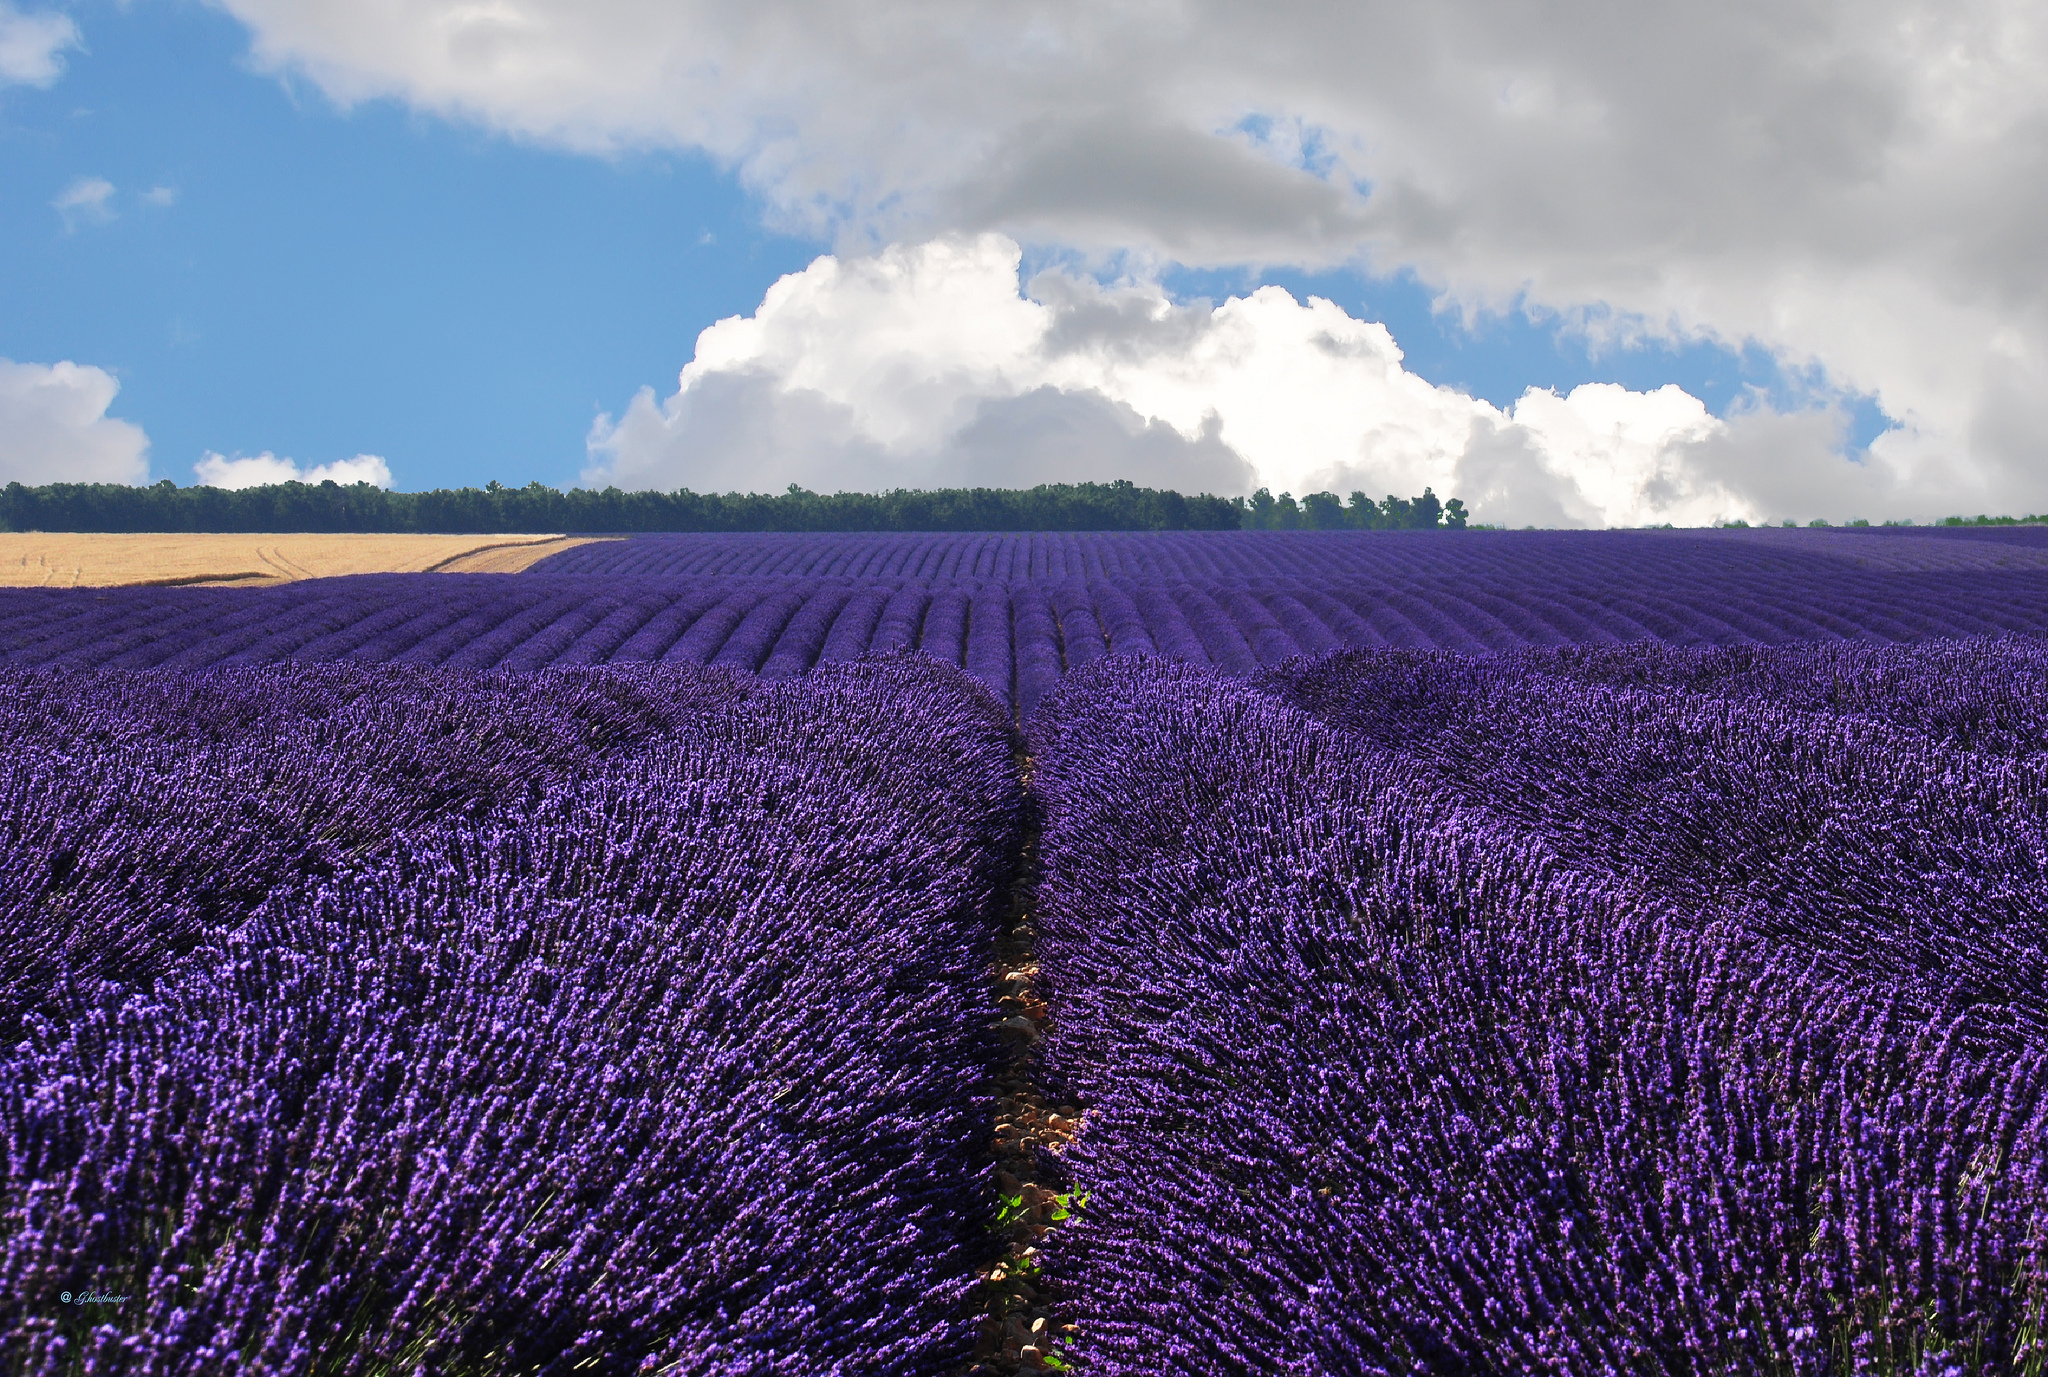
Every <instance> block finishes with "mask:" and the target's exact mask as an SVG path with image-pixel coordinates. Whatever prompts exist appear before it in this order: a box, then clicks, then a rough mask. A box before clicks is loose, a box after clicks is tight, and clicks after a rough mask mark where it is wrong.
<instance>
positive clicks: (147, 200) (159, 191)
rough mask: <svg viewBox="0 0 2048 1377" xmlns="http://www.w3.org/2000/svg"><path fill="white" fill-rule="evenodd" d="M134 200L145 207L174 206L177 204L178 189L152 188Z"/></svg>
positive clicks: (171, 187)
mask: <svg viewBox="0 0 2048 1377" xmlns="http://www.w3.org/2000/svg"><path fill="white" fill-rule="evenodd" d="M136 199H137V200H139V201H141V202H142V204H144V205H146V206H158V207H163V206H174V205H176V204H178V189H177V188H176V187H174V186H153V187H151V188H150V189H149V190H147V191H145V192H143V193H142V195H141V196H139V197H137V198H136Z"/></svg>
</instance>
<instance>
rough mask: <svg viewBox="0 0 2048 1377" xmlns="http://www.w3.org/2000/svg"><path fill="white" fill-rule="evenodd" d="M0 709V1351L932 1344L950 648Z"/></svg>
mask: <svg viewBox="0 0 2048 1377" xmlns="http://www.w3.org/2000/svg"><path fill="white" fill-rule="evenodd" d="M906 722H907V723H909V724H910V726H911V728H912V729H911V730H908V731H906V730H904V727H905V725H906ZM0 743H4V745H0V852H4V855H0V877H4V878H0V972H5V975H6V984H5V987H4V990H0V1001H4V1002H0V1021H4V1023H5V1028H4V1030H0V1032H4V1040H0V1046H4V1047H5V1048H6V1051H5V1052H4V1053H0V1154H4V1163H0V1166H4V1170H0V1354H4V1358H0V1368H4V1370H6V1371H8V1372H13V1373H52V1374H54V1373H113V1372H145V1371H146V1372H153V1373H192V1374H217V1373H224V1372H263V1373H309V1372H315V1371H317V1372H321V1373H366V1374H367V1373H382V1372H398V1371H406V1372H412V1371H441V1372H447V1371H465V1372H514V1371H516V1372H537V1373H538V1372H546V1373H557V1372H570V1371H574V1372H579V1373H582V1372H595V1373H627V1372H638V1371H651V1370H655V1369H657V1368H659V1369H660V1370H662V1371H667V1372H674V1373H704V1372H720V1373H765V1372H787V1371H799V1370H800V1371H805V1372H835V1371H852V1370H858V1371H862V1372H870V1371H872V1372H931V1371H938V1370H946V1369H948V1368H950V1367H955V1366H957V1365H958V1364H959V1363H961V1362H963V1361H964V1359H965V1357H966V1355H967V1353H968V1351H969V1346H970V1343H971V1338H970V1335H969V1333H968V1326H967V1323H966V1319H965V1312H966V1298H967V1295H968V1292H969V1291H970V1289H971V1287H972V1286H973V1284H974V1268H975V1267H976V1265H977V1264H978V1263H980V1262H981V1261H982V1260H983V1259H984V1257H985V1256H986V1255H988V1254H989V1252H990V1248H989V1245H988V1242H987V1239H988V1235H987V1233H986V1231H985V1230H984V1229H983V1228H982V1227H981V1226H980V1223H979V1221H980V1220H981V1219H982V1217H983V1216H984V1215H985V1209H984V1200H983V1195H984V1191H983V1189H981V1188H980V1187H979V1186H978V1184H977V1180H976V1176H975V1173H976V1171H977V1170H978V1167H977V1163H976V1160H975V1157H974V1154H975V1153H976V1151H977V1149H979V1148H980V1146H981V1140H982V1138H983V1137H984V1132H985V1125H986V1121H987V1119H988V1113H989V1109H988V1103H987V1101H986V1099H985V1098H977V1093H976V1090H975V1087H976V1085H977V1083H978V1082H979V1081H980V1080H981V1078H983V1077H985V1076H986V1075H987V1074H988V1072H989V1070H990V1068H991V1067H992V1066H993V1065H994V1063H995V1061H996V1057H997V1053H996V1049H995V1048H994V1046H993V1045H992V1044H993V1041H994V1038H993V1034H991V1033H989V1032H987V1031H986V1028H985V1025H986V1023H987V1021H988V1020H986V1019H985V1018H981V1017H977V1016H976V1010H977V1008H978V1006H979V1004H980V999H979V998H978V987H979V985H980V983H981V980H982V978H983V971H982V965H983V962H984V961H985V959H986V948H987V945H988V942H989V941H990V940H991V937H992V932H993V921H994V919H993V913H994V910H995V908H996V906H997V900H998V897H999V894H1000V892H1001V890H1002V888H1003V886H1004V885H1005V884H1006V883H1007V881H1008V876H1009V871H1010V867H1011V865H1012V864H1013V859H1014V846H1015V838H1016V835H1017V831H1018V813H1019V809H1020V807H1021V802H1022V800H1021V794H1020V791H1019V789H1018V786H1017V784H1016V782H1015V778H1014V774H1013V772H1012V769H1011V762H1010V738H1009V735H1008V729H1007V726H1006V724H1004V722H1003V721H1002V719H1001V716H1000V714H999V713H998V712H997V710H996V708H995V705H994V704H993V703H991V702H989V701H988V699H987V698H986V696H985V695H982V694H980V692H979V691H978V690H974V689H972V688H971V686H970V685H968V684H967V683H966V682H965V681H964V680H962V679H961V678H960V676H959V675H958V674H957V672H955V671H951V670H945V669H943V668H941V667H939V666H936V665H933V664H930V663H928V662H922V661H916V660H902V661H894V662H888V661H875V662H870V663H868V664H865V665H860V666H850V667H846V668H842V669H839V670H836V671H832V672H828V673H823V674H819V675H814V676H812V677H811V678H809V679H808V680H806V681H803V682H802V683H798V684H787V685H767V684H761V683H758V682H756V681H752V680H747V679H744V678H736V677H735V676H732V675H729V674H725V673H720V672H708V671H703V670H693V669H687V668H682V669H678V668H666V669H651V668H640V669H632V670H597V671H585V672H579V673H565V674H545V675H532V676H472V675H454V674H448V673H443V672H439V671H426V670H417V669H398V668H383V669H368V668H360V667H342V666H327V667H302V668H299V669H296V670H244V671H237V672H232V673H226V674H219V675H205V676H189V677H188V676H161V675H129V674H122V673H118V672H115V673H101V674H94V675H67V674H20V673H14V674H9V675H6V676H4V677H0Z"/></svg>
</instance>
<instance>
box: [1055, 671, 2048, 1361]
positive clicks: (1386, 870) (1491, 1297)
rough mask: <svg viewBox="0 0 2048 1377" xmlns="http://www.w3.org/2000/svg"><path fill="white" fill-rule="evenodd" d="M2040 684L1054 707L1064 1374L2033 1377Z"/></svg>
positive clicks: (1107, 682) (1779, 678)
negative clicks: (1079, 1105)
mask: <svg viewBox="0 0 2048 1377" xmlns="http://www.w3.org/2000/svg"><path fill="white" fill-rule="evenodd" d="M1788 686H1790V687H1792V688H1793V689H1794V690H1795V691H1794V692H1793V694H1792V695H1791V701H1789V702H1784V701H1780V695H1781V692H1782V690H1784V689H1785V688H1786V687H1788ZM2044 686H2048V645H2044V644H2043V643H2041V642H2039V641H2026V640H2013V641H2007V642H2000V643H1988V642H1987V643H1976V644H1972V645H1963V646H1946V647H1940V648H1936V649H1933V650H1927V651H1922V650H1917V649H1904V648H1885V649H1876V648H1863V649H1852V648H1842V647H1816V648H1800V649H1793V650H1785V649H1771V650H1735V651H1717V652H1705V653H1702V652H1673V651H1666V650H1656V649H1642V650H1607V651H1592V652H1584V651H1573V652H1566V653H1557V654H1542V655H1528V656H1521V657H1514V658H1512V659H1508V658H1503V659H1502V660H1499V661H1495V662H1492V663H1487V664H1475V663H1473V662H1471V661H1469V660H1463V659H1460V658H1459V657H1454V656H1434V655H1412V654H1400V653H1381V654H1365V655H1353V656H1339V657H1335V658H1334V659H1332V660H1330V661H1326V662H1323V663H1321V664H1316V665H1296V666H1290V667H1289V668H1288V669H1287V670H1286V671H1285V672H1283V673H1281V674H1279V675H1275V676H1271V677H1269V678H1267V679H1266V680H1265V681H1264V682H1248V681H1245V680H1242V679H1238V680H1233V679H1228V678H1223V677H1220V676H1216V675H1214V674H1212V673H1209V672H1204V671H1201V670H1198V669H1194V668H1190V667H1186V666H1175V665H1171V664H1166V663H1162V662H1159V661H1149V662H1147V661H1118V662H1112V663H1109V664H1105V665H1102V666H1099V667H1097V668H1096V669H1094V670H1092V671H1089V672H1088V673H1086V674H1083V675H1080V676H1077V677H1076V678H1075V679H1073V680H1071V681H1069V682H1068V683H1067V684H1065V685H1063V686H1062V687H1061V689H1060V690H1059V692H1058V693H1056V694H1055V695H1054V696H1053V697H1052V698H1051V699H1050V700H1049V701H1048V703H1047V705H1046V707H1045V708H1044V709H1043V710H1042V711H1041V713H1040V715H1039V717H1038V718H1037V719H1036V722H1035V724H1034V726H1033V731H1034V735H1035V737H1036V742H1037V746H1036V748H1037V752H1038V767H1037V774H1036V780H1037V784H1038V787H1040V788H1042V790H1043V794H1044V807H1045V834H1044V839H1043V856H1044V866H1045V880H1044V889H1043V892H1042V894H1041V896H1040V925H1041V955H1042V958H1043V961H1044V969H1045V980H1046V982H1047V983H1048V984H1050V986H1051V987H1052V989H1053V991H1054V997H1055V1008H1056V1020H1055V1024H1054V1028H1055V1031H1054V1034H1053V1036H1052V1038H1051V1040H1050V1041H1049V1044H1048V1046H1047V1049H1046V1053H1045V1056H1046V1065H1047V1071H1048V1074H1050V1075H1052V1076H1054V1077H1057V1078H1059V1079H1060V1080H1061V1081H1062V1082H1063V1084H1064V1086H1065V1087H1066V1088H1067V1090H1068V1092H1069V1093H1071V1094H1072V1095H1073V1096H1076V1097H1079V1098H1080V1099H1081V1100H1082V1102H1084V1103H1089V1104H1091V1105H1092V1106H1093V1109H1092V1111H1091V1117H1090V1126H1089V1128H1088V1131H1087V1132H1086V1133H1085V1134H1084V1135H1083V1136H1082V1138H1081V1139H1080V1141H1079V1142H1078V1143H1077V1145H1076V1146H1075V1147H1074V1149H1072V1151H1071V1152H1070V1153H1069V1155H1068V1158H1067V1163H1066V1165H1067V1168H1068V1170H1070V1171H1071V1173H1072V1175H1073V1177H1074V1179H1075V1184H1076V1186H1077V1188H1079V1189H1081V1190H1084V1191H1086V1192H1088V1193H1089V1196H1090V1201H1091V1203H1090V1207H1089V1210H1088V1212H1087V1213H1086V1214H1085V1215H1084V1216H1083V1219H1082V1222H1080V1223H1079V1224H1077V1225H1073V1226H1069V1227H1068V1228H1066V1229H1065V1230H1063V1231H1062V1233H1061V1234H1060V1235H1059V1236H1058V1237H1057V1240H1056V1243H1055V1245H1054V1247H1053V1248H1052V1249H1051V1251H1050V1253H1049V1256H1048V1262H1047V1272H1048V1275H1049V1276H1051V1277H1052V1278H1054V1279H1055V1281H1056V1282H1057V1284H1058V1285H1059V1286H1060V1288H1061V1294H1062V1295H1064V1296H1065V1297H1066V1298H1067V1305H1068V1308H1069V1310H1070V1311H1071V1315H1070V1316H1069V1318H1071V1319H1073V1320H1075V1321H1077V1322H1078V1324H1079V1327H1080V1331H1081V1335H1082V1338H1081V1339H1080V1340H1079V1341H1078V1343H1077V1345H1076V1348H1077V1351H1078V1352H1079V1353H1080V1354H1082V1355H1083V1356H1085V1357H1087V1358H1090V1359H1092V1367H1091V1370H1093V1371H1097V1372H1101V1373H1104V1374H1111V1373H1154V1372H1159V1371H1162V1370H1172V1371H1176V1372H1188V1373H1238V1372H1247V1371H1259V1372H1277V1371H1304V1372H1307V1371H1313V1372H1327V1373H1395V1372H1439V1373H1453V1372H1455V1373H1468V1372H1533V1371H1546V1372H1573V1373H1595V1372H1614V1371H1645V1372H1667V1373H1689V1374H1690V1373H1699V1374H1704V1373H1709V1372H1712V1373H1729V1372H1746V1373H1766V1372H1795V1373H1815V1374H1819V1373H1844V1372H1924V1373H1936V1372H1955V1373H1962V1372H1973V1373H1974V1372H1994V1371H1996V1372H2021V1371H2034V1370H2037V1369H2038V1368H2040V1367H2041V1365H2042V1364H2043V1363H2044V1362H2048V1018H2044V1010H2048V1000H2044V998H2043V995H2042V991H2043V990H2044V989H2048V877H2044V875H2043V873H2042V869H2043V866H2044V864H2048V812H2044V800H2048V752H2044V750H2043V748H2042V746H2041V744H2040V743H2041V742H2042V741H2043V740H2044V739H2048V695H2044V694H2043V692H2042V690H2043V688H2044Z"/></svg>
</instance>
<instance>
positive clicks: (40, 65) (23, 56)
mask: <svg viewBox="0 0 2048 1377" xmlns="http://www.w3.org/2000/svg"><path fill="white" fill-rule="evenodd" d="M79 46H81V41H80V39H79V36H78V26H77V25H76V24H74V23H72V22H71V18H70V16H68V15H63V14H58V13H56V12H55V11H54V10H44V11H41V12H39V13H36V14H23V13H22V12H21V11H20V10H18V9H16V8H15V7H14V6H13V5H11V4H9V3H8V2H7V0H0V86H49V85H52V84H53V83H54V82H55V81H56V80H57V78H58V77H60V76H62V75H63V74H64V50H65V49H66V48H76V47H79Z"/></svg>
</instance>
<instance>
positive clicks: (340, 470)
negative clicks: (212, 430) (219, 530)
mask: <svg viewBox="0 0 2048 1377" xmlns="http://www.w3.org/2000/svg"><path fill="white" fill-rule="evenodd" d="M192 471H193V472H194V473H196V474H197V475H198V476H199V481H200V483H202V484H204V485H205V486H206V487H209V488H260V487H263V486H265V485H267V484H271V483H325V482H328V481H330V480H331V481H333V482H336V483H339V484H341V485H342V486H343V487H347V486H348V485H349V484H351V483H368V484H370V485H371V486H372V487H378V488H388V487H390V486H391V466H390V465H389V464H386V463H385V462H384V461H383V460H382V459H380V458H379V457H377V456H376V455H374V454H358V455H357V456H356V457H355V458H353V459H337V460H335V461H334V462H333V463H331V464H320V465H317V466H315V467H313V468H310V469H301V468H300V467H299V466H298V465H297V464H295V463H293V462H292V461H291V460H289V459H280V458H278V457H277V456H276V455H275V454H272V453H271V452H270V451H269V450H265V451H263V453H261V454H258V455H254V456H252V457H250V458H247V459H241V458H236V459H229V458H227V457H226V456H225V455H220V454H215V453H214V452H213V451H211V450H208V451H207V453H206V456H205V457H204V458H202V459H201V460H200V461H199V462H198V463H196V464H194V465H193V466H192Z"/></svg>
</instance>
